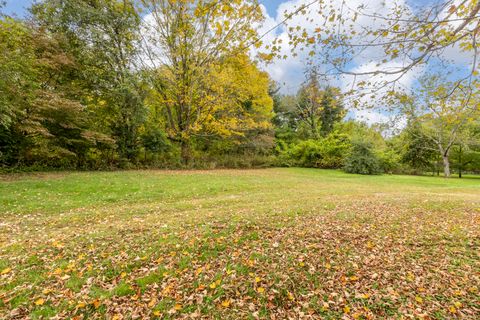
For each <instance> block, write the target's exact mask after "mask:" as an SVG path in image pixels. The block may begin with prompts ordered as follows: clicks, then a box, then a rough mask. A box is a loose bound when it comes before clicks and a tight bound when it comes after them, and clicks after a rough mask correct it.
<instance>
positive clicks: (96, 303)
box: [92, 299, 101, 309]
mask: <svg viewBox="0 0 480 320" xmlns="http://www.w3.org/2000/svg"><path fill="white" fill-rule="evenodd" d="M92 304H93V306H94V307H95V309H98V308H99V307H100V305H101V303H100V300H98V299H95V300H93V301H92Z"/></svg>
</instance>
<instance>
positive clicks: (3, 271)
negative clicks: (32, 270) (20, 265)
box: [1, 268, 12, 275]
mask: <svg viewBox="0 0 480 320" xmlns="http://www.w3.org/2000/svg"><path fill="white" fill-rule="evenodd" d="M10 271H12V268H5V269H3V270H2V272H1V274H2V275H3V274H7V273H9V272H10Z"/></svg>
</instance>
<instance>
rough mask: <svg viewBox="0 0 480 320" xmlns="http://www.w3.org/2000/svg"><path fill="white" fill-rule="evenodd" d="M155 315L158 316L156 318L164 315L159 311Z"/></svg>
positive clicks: (154, 312)
mask: <svg viewBox="0 0 480 320" xmlns="http://www.w3.org/2000/svg"><path fill="white" fill-rule="evenodd" d="M153 315H154V316H156V317H160V316H161V315H162V313H161V312H160V311H158V310H156V311H153Z"/></svg>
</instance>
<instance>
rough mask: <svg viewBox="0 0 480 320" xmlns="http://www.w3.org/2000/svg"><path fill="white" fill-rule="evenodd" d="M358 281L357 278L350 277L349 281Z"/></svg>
mask: <svg viewBox="0 0 480 320" xmlns="http://www.w3.org/2000/svg"><path fill="white" fill-rule="evenodd" d="M357 280H358V277H357V276H351V277H350V281H357Z"/></svg>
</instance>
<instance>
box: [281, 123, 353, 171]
mask: <svg viewBox="0 0 480 320" xmlns="http://www.w3.org/2000/svg"><path fill="white" fill-rule="evenodd" d="M350 146H351V144H350V138H349V137H348V136H347V135H346V134H343V133H339V132H333V133H331V134H330V135H328V136H327V137H325V138H320V139H317V140H305V141H300V142H298V143H295V144H292V145H291V147H289V148H288V147H287V149H286V150H283V151H281V154H280V157H279V158H280V164H281V165H286V166H301V167H311V168H328V169H338V168H341V167H342V166H343V161H344V156H345V154H347V153H348V151H349V149H350Z"/></svg>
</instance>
